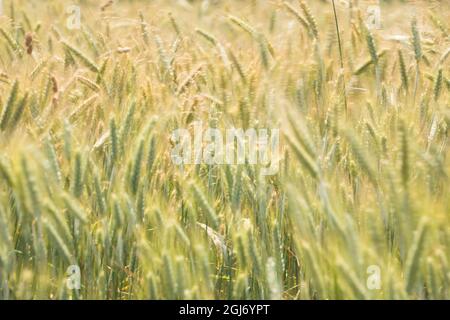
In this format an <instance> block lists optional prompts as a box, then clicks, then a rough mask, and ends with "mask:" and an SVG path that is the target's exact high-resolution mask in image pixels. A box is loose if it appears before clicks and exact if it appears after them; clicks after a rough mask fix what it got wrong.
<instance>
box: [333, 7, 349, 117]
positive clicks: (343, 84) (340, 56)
mask: <svg viewBox="0 0 450 320" xmlns="http://www.w3.org/2000/svg"><path fill="white" fill-rule="evenodd" d="M333 12H334V22H335V23H336V33H337V38H338V45H339V58H340V62H341V70H342V72H343V75H342V76H343V81H342V86H343V90H344V107H345V114H347V89H346V87H345V73H344V59H343V57H342V44H341V33H340V31H339V23H338V19H337V13H336V5H335V3H334V0H333Z"/></svg>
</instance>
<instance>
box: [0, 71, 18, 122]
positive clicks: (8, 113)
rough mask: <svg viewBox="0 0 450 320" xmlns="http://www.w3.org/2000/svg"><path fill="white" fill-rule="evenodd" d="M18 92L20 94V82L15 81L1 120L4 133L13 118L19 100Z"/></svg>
mask: <svg viewBox="0 0 450 320" xmlns="http://www.w3.org/2000/svg"><path fill="white" fill-rule="evenodd" d="M18 92H19V81H17V80H16V81H14V84H13V86H12V89H11V92H10V94H9V97H8V100H7V102H6V105H5V107H4V108H3V112H2V116H1V119H0V129H1V130H2V131H4V130H5V129H6V127H7V126H8V122H9V119H10V118H11V116H12V112H13V108H14V105H15V103H16V100H17V96H18Z"/></svg>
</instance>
